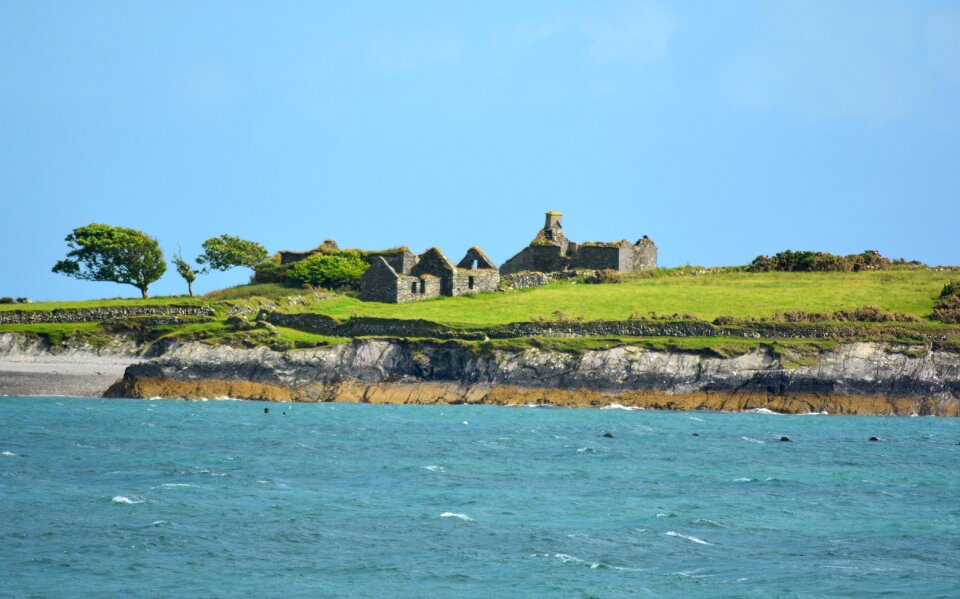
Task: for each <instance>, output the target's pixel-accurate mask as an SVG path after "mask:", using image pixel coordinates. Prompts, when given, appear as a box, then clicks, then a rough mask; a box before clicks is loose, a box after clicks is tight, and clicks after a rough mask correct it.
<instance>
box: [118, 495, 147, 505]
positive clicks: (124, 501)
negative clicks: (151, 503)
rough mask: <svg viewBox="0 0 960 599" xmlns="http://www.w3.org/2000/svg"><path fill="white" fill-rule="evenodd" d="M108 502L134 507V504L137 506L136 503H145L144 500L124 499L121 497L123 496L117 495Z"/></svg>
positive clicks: (136, 498)
mask: <svg viewBox="0 0 960 599" xmlns="http://www.w3.org/2000/svg"><path fill="white" fill-rule="evenodd" d="M110 501H112V502H113V503H120V504H123V505H135V504H138V503H143V502H144V501H146V500H145V499H141V498H140V497H133V498H130V497H125V496H123V495H117V496H116V497H114V498H113V499H111V500H110Z"/></svg>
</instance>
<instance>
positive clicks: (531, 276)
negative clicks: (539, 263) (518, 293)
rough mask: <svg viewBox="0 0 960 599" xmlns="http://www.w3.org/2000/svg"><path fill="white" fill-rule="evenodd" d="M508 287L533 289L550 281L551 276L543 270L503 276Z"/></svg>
mask: <svg viewBox="0 0 960 599" xmlns="http://www.w3.org/2000/svg"><path fill="white" fill-rule="evenodd" d="M501 280H502V281H503V282H504V284H505V285H506V287H507V289H531V288H533V287H543V286H544V285H547V284H548V283H550V277H549V276H547V275H545V274H543V273H542V272H517V273H513V274H510V275H505V276H503V277H501Z"/></svg>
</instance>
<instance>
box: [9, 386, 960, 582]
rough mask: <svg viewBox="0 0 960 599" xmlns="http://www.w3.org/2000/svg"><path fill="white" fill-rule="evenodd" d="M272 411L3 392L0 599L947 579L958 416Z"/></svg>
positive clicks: (956, 561)
mask: <svg viewBox="0 0 960 599" xmlns="http://www.w3.org/2000/svg"><path fill="white" fill-rule="evenodd" d="M265 405H266V404H263V403H256V402H240V401H216V402H213V401H211V402H203V403H186V402H177V401H143V400H102V399H69V398H16V397H7V398H0V423H2V425H0V454H2V455H0V596H4V597H8V596H9V597H119V596H132V597H148V596H157V597H235V596H249V597H489V598H492V597H637V596H650V597H659V596H730V597H773V596H783V597H791V596H848V597H849V596H910V597H936V596H943V597H949V596H954V597H956V596H960V478H958V473H960V467H958V464H960V462H958V460H960V446H958V445H957V443H958V441H960V421H958V420H955V419H936V418H867V417H839V416H781V415H770V414H717V413H679V412H678V413H670V412H652V411H626V410H588V409H578V410H568V409H536V408H506V407H493V406H372V405H347V404H321V405H306V404H300V405H289V404H286V405H282V404H272V405H269V407H270V413H269V414H264V413H263V408H264V407H265ZM284 411H286V412H287V415H283V413H282V412H284ZM607 431H609V432H611V433H613V435H614V438H612V439H611V438H605V437H603V436H602V434H603V433H604V432H607ZM693 433H699V436H696V437H695V436H693ZM782 435H787V436H789V437H791V438H792V439H793V442H792V443H783V442H779V438H780V437H781V436H782ZM871 435H876V436H878V437H880V438H881V441H879V442H868V441H867V439H868V437H870V436H871Z"/></svg>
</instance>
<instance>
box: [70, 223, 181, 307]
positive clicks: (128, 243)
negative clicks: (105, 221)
mask: <svg viewBox="0 0 960 599" xmlns="http://www.w3.org/2000/svg"><path fill="white" fill-rule="evenodd" d="M64 241H66V242H67V247H68V248H70V251H69V252H68V253H67V258H66V259H65V260H60V261H59V262H57V263H56V264H55V265H54V266H53V272H56V273H60V274H64V275H67V276H68V277H73V278H75V279H82V280H84V281H110V282H113V283H121V284H123V285H133V286H134V287H136V288H137V289H139V290H140V293H141V295H142V296H143V297H144V298H146V297H147V287H149V285H150V283H153V282H154V281H156V280H157V279H159V278H160V277H161V276H163V273H164V272H166V270H167V264H166V262H165V261H164V259H163V252H162V251H161V250H160V244H158V243H157V240H156V239H154V238H152V237H150V236H148V235H147V234H146V233H144V232H142V231H137V230H136V229H128V228H126V227H111V226H110V225H101V224H97V223H93V224H90V225H87V226H86V227H79V228H76V229H74V230H73V231H72V232H71V233H70V234H69V235H67V237H66V239H64Z"/></svg>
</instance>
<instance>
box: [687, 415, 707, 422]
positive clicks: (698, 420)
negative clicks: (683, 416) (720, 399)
mask: <svg viewBox="0 0 960 599" xmlns="http://www.w3.org/2000/svg"><path fill="white" fill-rule="evenodd" d="M687 418H689V419H690V420H693V421H694V422H703V421H704V420H703V418H697V417H696V416H687Z"/></svg>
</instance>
